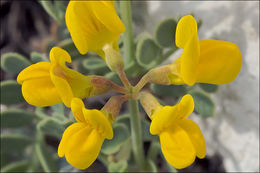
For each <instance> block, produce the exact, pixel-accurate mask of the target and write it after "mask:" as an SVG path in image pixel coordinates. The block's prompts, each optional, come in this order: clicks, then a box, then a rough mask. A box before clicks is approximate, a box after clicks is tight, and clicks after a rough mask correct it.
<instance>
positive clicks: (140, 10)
mask: <svg viewBox="0 0 260 173" xmlns="http://www.w3.org/2000/svg"><path fill="white" fill-rule="evenodd" d="M0 3H1V10H0V14H1V33H0V34H1V35H0V36H1V40H0V48H1V55H2V54H4V53H6V52H17V53H20V54H21V55H23V56H24V57H29V56H30V53H31V52H32V51H37V52H41V53H44V52H46V47H48V46H47V45H48V44H49V43H50V41H53V40H55V39H58V38H56V37H57V35H55V34H54V32H56V31H57V24H56V22H55V21H54V20H53V19H52V18H51V17H50V16H49V15H48V14H47V13H46V12H45V10H44V9H43V8H42V6H41V5H40V4H39V3H38V2H37V1H5V0H1V2H0ZM65 4H66V3H65ZM132 5H133V8H132V10H133V20H134V30H135V35H138V34H139V33H141V32H143V31H147V32H148V33H150V34H151V35H153V32H154V28H155V27H156V25H157V23H158V22H160V21H161V20H163V19H165V18H168V17H174V18H176V17H181V16H184V15H187V14H191V13H192V14H193V15H194V16H195V18H196V19H197V20H201V21H202V25H201V27H200V30H199V38H200V40H203V39H219V40H226V41H230V42H233V43H235V44H237V45H238V46H239V48H240V50H241V52H242V57H243V65H242V69H241V72H240V74H239V75H238V77H237V78H236V80H235V81H234V82H232V83H230V84H226V85H223V86H220V87H219V89H218V91H217V92H216V93H212V94H210V96H211V98H212V99H213V100H214V102H215V105H216V107H215V113H214V116H213V117H211V118H202V117H200V116H197V115H192V116H190V118H191V119H193V120H194V121H195V122H196V123H197V124H199V126H200V128H201V130H202V133H203V135H204V137H205V139H206V143H207V157H206V159H204V160H196V163H195V165H196V166H194V165H192V166H191V167H189V168H187V169H184V170H180V172H185V171H194V170H197V171H223V172H224V171H226V172H237V171H242V172H259V1H237V2H234V1H221V2H217V1H211V2H210V1H209V2H208V1H196V2H190V1H134V2H133V3H132ZM180 54H181V50H177V51H176V52H175V53H174V54H173V55H171V57H170V59H168V60H166V61H165V62H164V64H167V63H169V62H172V61H173V60H174V59H176V58H177V57H179V55H180ZM1 57H2V56H1ZM15 78H16V75H12V74H9V73H6V72H4V71H3V69H1V81H3V80H9V79H14V80H15ZM1 92H2V91H1ZM104 97H105V99H104V98H102V99H101V101H100V98H99V99H96V100H94V101H93V102H92V103H93V105H92V107H95V108H97V106H99V107H101V106H102V104H103V103H104V100H106V99H107V97H108V96H104ZM1 99H2V97H1ZM14 107H15V108H17V107H18V108H24V109H32V108H28V107H26V106H21V105H18V106H14ZM8 108H9V107H8V106H5V105H3V104H1V111H3V110H5V109H8ZM1 131H2V128H1ZM49 140H50V141H51V139H49ZM57 142H58V141H55V140H54V142H53V141H52V142H51V143H54V145H57ZM1 147H2V146H1ZM1 152H2V148H1ZM1 156H3V155H2V154H1ZM162 170H163V169H162Z"/></svg>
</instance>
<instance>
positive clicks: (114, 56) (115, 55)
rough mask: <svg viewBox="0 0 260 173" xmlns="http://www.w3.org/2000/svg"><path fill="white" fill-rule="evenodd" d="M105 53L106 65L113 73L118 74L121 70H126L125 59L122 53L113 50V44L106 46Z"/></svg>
mask: <svg viewBox="0 0 260 173" xmlns="http://www.w3.org/2000/svg"><path fill="white" fill-rule="evenodd" d="M103 51H104V52H105V57H106V58H105V59H106V63H107V65H108V67H109V68H110V69H111V70H112V71H114V72H118V71H120V69H124V63H123V58H122V56H121V54H120V52H118V51H116V50H115V49H114V48H113V46H112V44H106V45H105V46H104V47H103Z"/></svg>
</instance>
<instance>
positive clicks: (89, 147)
mask: <svg viewBox="0 0 260 173" xmlns="http://www.w3.org/2000/svg"><path fill="white" fill-rule="evenodd" d="M103 141H104V138H103V137H101V136H100V134H99V133H98V132H97V131H96V130H94V129H91V128H90V127H89V126H87V127H84V128H82V129H80V130H79V131H78V132H76V133H74V134H72V135H71V137H70V140H69V141H68V144H67V146H66V151H65V157H66V160H67V161H68V162H69V163H70V164H71V165H72V166H74V167H76V168H78V169H86V168H88V167H89V166H90V165H91V164H92V163H93V162H94V161H95V160H96V158H97V157H98V154H99V152H100V149H101V146H102V143H103Z"/></svg>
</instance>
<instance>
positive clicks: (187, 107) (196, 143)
mask: <svg viewBox="0 0 260 173" xmlns="http://www.w3.org/2000/svg"><path fill="white" fill-rule="evenodd" d="M193 109H194V101H193V98H192V96H191V95H189V94H187V95H185V96H184V97H183V98H182V99H181V101H180V103H179V104H177V105H175V106H157V108H156V109H155V110H154V111H153V113H152V116H151V119H152V122H151V126H150V133H151V134H153V135H159V137H160V143H161V149H162V153H163V155H164V156H165V159H166V160H167V161H168V162H169V163H170V164H171V165H172V166H173V167H175V168H177V169H182V168H185V167H187V166H189V165H191V164H192V163H193V162H194V160H195V158H196V156H197V157H198V158H204V157H205V155H206V143H205V140H204V137H203V135H202V133H201V131H200V128H199V126H198V125H197V124H196V123H195V122H193V121H192V120H190V119H187V117H188V116H189V115H190V114H191V113H192V112H193Z"/></svg>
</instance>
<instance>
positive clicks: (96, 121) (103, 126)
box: [83, 109, 113, 139]
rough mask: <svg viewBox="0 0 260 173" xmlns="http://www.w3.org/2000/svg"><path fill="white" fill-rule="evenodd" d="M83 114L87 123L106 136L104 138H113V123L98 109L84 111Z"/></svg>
mask: <svg viewBox="0 0 260 173" xmlns="http://www.w3.org/2000/svg"><path fill="white" fill-rule="evenodd" d="M83 114H84V117H85V120H86V122H87V123H89V124H91V125H92V126H93V127H94V128H95V129H97V130H98V132H99V133H100V134H102V136H104V138H107V139H112V138H113V129H112V126H111V123H110V122H109V120H108V119H107V118H106V116H105V115H104V114H103V113H102V112H101V111H99V110H96V109H92V110H89V109H83Z"/></svg>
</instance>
